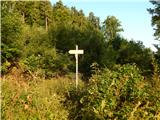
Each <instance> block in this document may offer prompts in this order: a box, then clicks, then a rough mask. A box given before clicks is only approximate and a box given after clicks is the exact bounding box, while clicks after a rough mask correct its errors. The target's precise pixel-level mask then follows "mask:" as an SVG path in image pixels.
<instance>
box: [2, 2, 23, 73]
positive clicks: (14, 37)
mask: <svg viewBox="0 0 160 120" xmlns="http://www.w3.org/2000/svg"><path fill="white" fill-rule="evenodd" d="M14 5H15V3H14V2H2V13H1V14H2V19H1V48H2V52H1V54H2V74H3V73H4V72H7V69H6V68H8V67H10V66H11V65H12V64H13V63H14V62H16V61H17V59H18V58H19V56H20V53H21V52H20V49H21V47H22V46H21V45H20V36H21V31H22V20H21V18H20V15H19V14H18V13H16V12H14V7H13V6H14ZM6 63H9V64H8V65H7V66H6Z"/></svg>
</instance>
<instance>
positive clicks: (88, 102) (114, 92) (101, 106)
mask: <svg viewBox="0 0 160 120" xmlns="http://www.w3.org/2000/svg"><path fill="white" fill-rule="evenodd" d="M149 89H150V86H149V85H148V84H147V82H146V81H145V80H144V78H143V77H142V76H141V75H140V71H139V69H138V68H137V67H136V66H135V65H123V66H116V67H115V68H113V70H112V71H111V70H109V69H107V68H106V69H105V70H104V71H103V72H102V73H101V74H95V75H93V77H92V78H91V79H90V81H89V84H88V86H87V87H86V90H85V91H83V93H81V96H82V97H81V98H80V99H79V101H80V103H79V104H80V106H82V107H81V108H80V109H81V112H80V113H79V115H77V116H80V118H79V119H84V120H94V119H95V120H98V119H99V120H103V119H134V120H139V119H145V120H146V119H156V117H157V116H158V115H159V114H160V112H159V111H160V94H159V93H158V92H157V93H155V94H150V91H149Z"/></svg>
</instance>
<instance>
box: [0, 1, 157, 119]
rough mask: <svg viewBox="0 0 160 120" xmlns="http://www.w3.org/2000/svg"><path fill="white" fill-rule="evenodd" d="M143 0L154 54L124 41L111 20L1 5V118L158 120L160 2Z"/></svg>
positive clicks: (32, 4) (59, 5)
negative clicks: (74, 52)
mask: <svg viewBox="0 0 160 120" xmlns="http://www.w3.org/2000/svg"><path fill="white" fill-rule="evenodd" d="M148 2H149V3H150V4H152V5H153V8H147V9H146V11H147V12H148V14H150V15H151V26H152V27H153V29H154V38H155V40H157V41H159V44H155V45H154V46H155V48H156V49H157V50H156V51H152V50H151V49H150V48H147V47H145V46H144V45H143V42H142V41H134V40H128V39H126V38H125V36H124V37H123V36H122V35H121V32H123V31H124V30H123V26H122V25H121V21H120V20H119V19H117V18H116V16H106V19H105V20H104V21H103V22H102V23H101V21H100V18H99V17H98V16H95V15H94V13H93V12H92V11H91V12H90V13H89V15H88V16H86V15H85V14H84V12H83V10H78V9H77V8H76V7H74V6H73V7H67V6H65V5H64V4H63V2H62V1H57V2H56V3H55V4H53V5H52V4H51V2H50V1H48V0H44V1H21V0H19V1H1V99H0V100H1V119H2V120H160V2H159V1H156V0H151V1H148ZM135 19H136V18H135ZM137 29H138V28H137ZM76 45H78V47H79V49H83V50H84V54H83V55H79V59H78V60H79V66H78V67H79V85H78V88H77V89H76V88H75V70H76V64H75V56H74V55H70V54H69V53H68V51H69V50H71V49H75V46H76Z"/></svg>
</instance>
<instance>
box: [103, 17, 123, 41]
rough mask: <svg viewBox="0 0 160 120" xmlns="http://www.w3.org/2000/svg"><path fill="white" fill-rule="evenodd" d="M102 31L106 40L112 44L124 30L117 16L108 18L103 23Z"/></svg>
mask: <svg viewBox="0 0 160 120" xmlns="http://www.w3.org/2000/svg"><path fill="white" fill-rule="evenodd" d="M102 31H103V33H104V37H105V38H106V40H107V41H108V42H111V41H112V40H114V39H115V38H116V36H117V35H118V33H119V32H121V31H123V29H122V28H121V24H120V21H119V20H118V19H117V18H116V17H115V16H108V17H107V19H106V20H105V21H104V22H103V26H102Z"/></svg>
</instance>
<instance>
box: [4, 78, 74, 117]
mask: <svg viewBox="0 0 160 120" xmlns="http://www.w3.org/2000/svg"><path fill="white" fill-rule="evenodd" d="M74 87H75V81H74V80H72V79H70V78H68V77H65V78H64V77H63V78H57V79H51V80H42V79H38V78H36V79H33V80H30V81H26V80H21V79H20V78H18V77H17V78H13V77H12V76H7V77H4V78H2V119H3V120H26V119H30V120H67V119H68V115H69V111H68V108H66V107H65V106H64V101H65V100H66V97H65V94H66V93H67V91H68V90H69V89H72V88H73V89H74Z"/></svg>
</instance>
